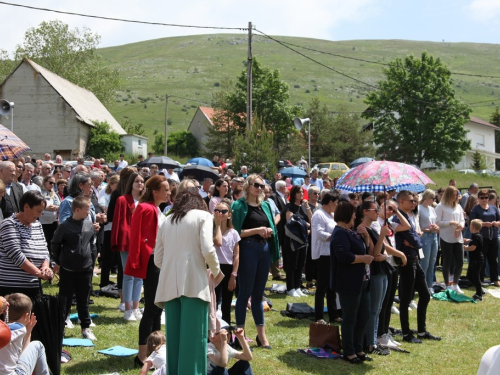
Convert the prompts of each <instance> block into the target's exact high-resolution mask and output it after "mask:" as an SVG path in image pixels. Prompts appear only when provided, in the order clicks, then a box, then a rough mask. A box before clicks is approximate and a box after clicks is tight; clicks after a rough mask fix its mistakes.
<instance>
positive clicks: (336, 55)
mask: <svg viewBox="0 0 500 375" xmlns="http://www.w3.org/2000/svg"><path fill="white" fill-rule="evenodd" d="M265 36H266V37H269V36H267V35H265ZM269 38H270V37H269ZM270 39H272V38H270ZM273 40H274V41H278V40H276V39H273ZM280 42H281V43H283V44H286V45H290V46H294V47H297V48H302V49H305V50H309V51H312V52H318V53H321V54H324V55H330V56H335V57H340V58H342V59H348V60H354V61H360V62H365V63H369V64H377V65H383V66H389V64H388V63H382V62H379V61H373V60H366V59H361V58H359V57H352V56H345V55H340V54H338V53H333V52H326V51H321V50H318V49H314V48H310V47H304V46H300V45H298V44H294V43H290V42H285V41H280ZM450 72H451V74H455V75H460V76H469V77H481V78H500V76H487V75H482V74H470V73H460V72H453V71H450Z"/></svg>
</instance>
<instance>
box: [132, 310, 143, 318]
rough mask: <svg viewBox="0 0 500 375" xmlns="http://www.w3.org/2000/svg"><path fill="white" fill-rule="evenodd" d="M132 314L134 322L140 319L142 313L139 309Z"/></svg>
mask: <svg viewBox="0 0 500 375" xmlns="http://www.w3.org/2000/svg"><path fill="white" fill-rule="evenodd" d="M132 314H134V316H135V319H136V320H141V319H142V313H141V310H140V309H133V310H132Z"/></svg>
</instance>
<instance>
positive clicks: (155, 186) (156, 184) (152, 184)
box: [134, 175, 170, 203]
mask: <svg viewBox="0 0 500 375" xmlns="http://www.w3.org/2000/svg"><path fill="white" fill-rule="evenodd" d="M134 180H135V179H134ZM165 181H167V178H166V177H165V176H159V175H158V176H153V177H150V178H148V180H147V181H146V190H145V192H144V194H143V195H142V197H141V198H140V199H139V201H140V202H141V203H144V202H149V201H151V202H154V200H155V198H154V195H153V190H160V187H161V184H163V183H164V182H165ZM169 188H170V187H169Z"/></svg>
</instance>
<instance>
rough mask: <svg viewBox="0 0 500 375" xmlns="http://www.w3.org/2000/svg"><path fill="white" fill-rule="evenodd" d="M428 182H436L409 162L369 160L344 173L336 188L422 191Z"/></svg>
mask: <svg viewBox="0 0 500 375" xmlns="http://www.w3.org/2000/svg"><path fill="white" fill-rule="evenodd" d="M427 184H434V181H432V180H431V179H430V178H429V177H427V176H426V175H425V173H423V172H422V171H421V170H419V169H418V168H416V167H413V166H411V165H408V164H404V163H398V162H394V161H387V160H379V161H369V162H367V163H364V164H361V165H359V166H357V167H355V168H352V169H351V170H349V171H347V172H346V173H344V174H343V175H342V176H341V177H340V178H339V180H338V181H337V184H336V185H335V188H336V189H338V190H344V191H350V192H354V193H360V192H366V191H368V192H383V191H387V190H396V191H401V190H409V191H413V192H417V193H419V192H422V191H424V190H425V189H426V185H427Z"/></svg>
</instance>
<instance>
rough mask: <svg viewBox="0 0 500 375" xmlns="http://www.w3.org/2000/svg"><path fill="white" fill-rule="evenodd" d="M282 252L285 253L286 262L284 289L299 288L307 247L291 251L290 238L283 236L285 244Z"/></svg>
mask: <svg viewBox="0 0 500 375" xmlns="http://www.w3.org/2000/svg"><path fill="white" fill-rule="evenodd" d="M283 253H286V254H287V255H286V259H287V264H286V267H287V268H285V272H286V289H287V290H292V289H299V288H300V284H301V281H302V269H303V268H304V264H305V262H306V254H307V248H306V246H304V247H303V248H301V249H300V250H295V251H292V248H291V244H290V238H288V237H286V238H285V246H284V247H283Z"/></svg>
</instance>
